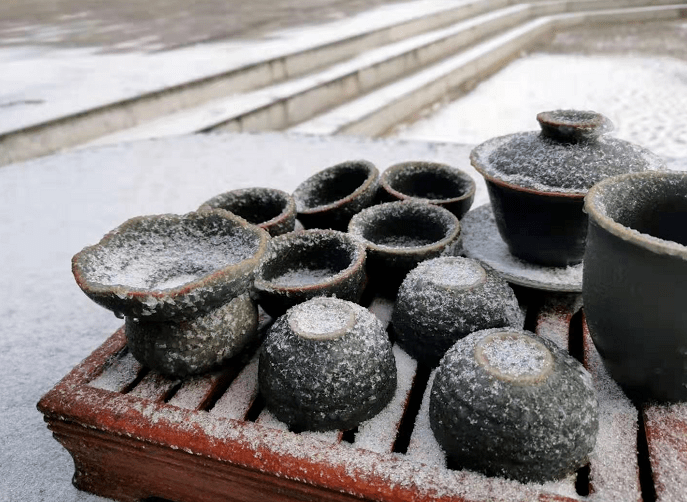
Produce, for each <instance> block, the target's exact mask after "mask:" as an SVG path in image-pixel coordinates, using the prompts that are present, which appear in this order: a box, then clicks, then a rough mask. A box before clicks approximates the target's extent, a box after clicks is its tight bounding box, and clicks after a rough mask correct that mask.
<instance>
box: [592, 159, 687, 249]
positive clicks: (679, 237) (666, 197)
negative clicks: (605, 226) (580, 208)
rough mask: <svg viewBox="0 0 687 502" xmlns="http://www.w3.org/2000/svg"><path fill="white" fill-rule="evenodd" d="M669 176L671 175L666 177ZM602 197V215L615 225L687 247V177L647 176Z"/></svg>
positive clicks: (609, 188)
mask: <svg viewBox="0 0 687 502" xmlns="http://www.w3.org/2000/svg"><path fill="white" fill-rule="evenodd" d="M666 174H667V173H666ZM606 188H607V189H606V190H603V191H602V192H600V193H599V195H600V197H601V198H600V199H597V200H598V201H602V204H597V207H598V208H600V209H601V212H602V213H605V215H606V216H607V217H608V218H610V219H611V220H613V221H614V222H616V223H618V224H620V225H622V226H625V227H628V228H630V229H632V230H636V231H637V232H640V233H642V234H646V235H649V236H652V237H655V238H658V239H662V240H664V241H671V242H675V243H677V244H681V245H683V246H687V176H684V175H677V177H676V176H671V175H670V174H667V175H663V174H657V173H646V174H645V175H643V176H630V177H623V178H621V179H620V180H618V181H617V182H616V184H615V185H612V184H610V183H609V184H608V185H607V186H606Z"/></svg>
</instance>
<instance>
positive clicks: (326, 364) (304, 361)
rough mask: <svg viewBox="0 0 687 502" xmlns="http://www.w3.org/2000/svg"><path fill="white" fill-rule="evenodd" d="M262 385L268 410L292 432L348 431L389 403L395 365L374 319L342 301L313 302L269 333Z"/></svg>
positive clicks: (263, 354)
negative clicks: (287, 425)
mask: <svg viewBox="0 0 687 502" xmlns="http://www.w3.org/2000/svg"><path fill="white" fill-rule="evenodd" d="M258 385H259V388H260V393H261V394H262V395H263V396H264V398H265V404H266V406H267V408H268V409H269V410H270V411H271V412H272V413H273V414H274V415H275V416H276V417H277V418H278V419H279V420H281V421H282V422H285V423H287V424H289V426H290V427H291V428H292V429H294V430H334V429H344V430H346V429H351V428H353V427H355V426H357V425H358V424H359V423H360V422H362V421H364V420H367V419H369V418H371V417H373V416H375V415H376V414H377V413H379V412H380V411H381V410H382V409H383V408H384V407H385V406H386V405H387V404H388V403H389V401H390V400H391V398H392V397H393V395H394V392H395V391H396V363H395V360H394V355H393V353H392V350H391V343H390V342H389V339H388V336H387V334H386V330H385V329H384V326H383V325H382V323H381V322H380V321H379V320H378V319H377V317H376V316H375V315H374V314H372V313H371V312H370V311H368V310H367V309H365V308H364V307H361V306H360V305H356V304H355V303H352V302H347V301H344V300H341V299H338V298H314V299H312V300H309V301H307V302H305V303H301V304H299V305H296V306H295V307H293V308H291V309H289V311H288V312H287V313H286V314H285V315H283V316H281V317H280V318H279V319H277V321H276V322H275V323H274V325H273V326H272V327H271V328H270V330H269V332H268V333H267V337H266V338H265V342H264V344H263V348H262V351H261V353H260V361H259V365H258Z"/></svg>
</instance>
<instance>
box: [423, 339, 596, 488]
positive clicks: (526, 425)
mask: <svg viewBox="0 0 687 502" xmlns="http://www.w3.org/2000/svg"><path fill="white" fill-rule="evenodd" d="M429 419H430V426H431V428H432V431H433V432H434V435H435V437H436V439H437V441H438V442H439V444H441V445H442V447H443V449H444V451H445V452H446V454H447V456H448V458H449V459H450V461H451V462H452V463H453V465H454V466H455V467H458V468H461V469H463V468H464V469H470V470H475V471H479V472H482V473H484V474H487V475H489V476H503V477H507V478H512V479H517V480H519V481H522V482H530V481H532V482H537V483H542V482H545V481H551V480H555V479H561V478H564V477H566V476H568V475H570V474H572V473H574V472H575V471H576V470H577V469H579V468H580V467H582V466H584V465H585V464H586V463H587V462H588V458H589V454H590V453H591V452H592V450H593V449H594V445H595V444H596V435H597V432H598V428H599V412H598V401H597V397H596V392H595V390H594V387H593V385H592V378H591V375H590V374H589V373H588V372H587V371H586V370H585V369H584V367H583V366H582V365H581V364H580V363H579V362H578V361H577V360H576V359H575V358H573V357H571V356H570V355H568V354H567V353H566V352H564V351H563V350H561V349H559V348H558V347H557V346H556V344H555V343H553V342H551V341H550V340H547V339H545V338H542V337H538V336H536V335H535V334H534V333H530V332H527V331H521V330H514V329H503V328H495V329H488V330H484V331H478V332H476V333H472V334H471V335H468V336H467V337H465V338H463V339H461V340H459V341H458V342H456V344H455V345H454V346H453V347H451V348H450V349H449V350H448V352H446V355H444V357H443V358H442V360H441V363H440V365H439V369H438V370H437V372H436V376H435V378H434V382H433V384H432V388H431V393H430V401H429Z"/></svg>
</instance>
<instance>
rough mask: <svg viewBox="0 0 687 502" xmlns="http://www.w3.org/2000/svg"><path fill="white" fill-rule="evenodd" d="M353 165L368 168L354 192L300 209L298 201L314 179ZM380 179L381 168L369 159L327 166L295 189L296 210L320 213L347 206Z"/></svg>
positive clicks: (300, 212)
mask: <svg viewBox="0 0 687 502" xmlns="http://www.w3.org/2000/svg"><path fill="white" fill-rule="evenodd" d="M351 165H360V166H362V167H364V168H365V169H366V170H367V177H366V178H365V181H363V183H362V184H361V185H360V186H359V187H358V188H356V189H355V190H354V191H353V192H351V193H350V194H348V195H346V196H345V197H342V198H341V199H336V200H335V201H333V202H330V203H328V204H322V205H319V206H312V207H306V208H303V209H299V207H298V201H299V200H300V197H301V193H302V192H305V188H306V187H307V185H308V184H309V183H311V182H312V181H314V180H316V179H318V178H321V177H322V176H325V175H326V174H327V173H331V172H334V171H336V170H340V169H344V168H346V167H348V166H351ZM378 179H379V170H378V169H377V167H376V166H375V165H374V164H373V163H372V162H370V161H368V160H363V159H360V160H348V161H345V162H340V163H339V164H335V165H333V166H330V167H327V168H325V169H322V170H321V171H318V172H316V173H315V174H313V175H312V176H310V177H308V178H307V179H305V180H304V181H303V182H302V183H301V184H300V185H298V187H296V189H295V190H294V191H293V194H292V197H293V199H294V201H295V203H296V211H297V212H298V213H299V214H319V213H324V212H327V211H330V210H332V209H336V208H339V207H342V206H345V205H347V204H349V203H350V202H351V201H353V200H355V199H356V198H358V197H359V196H360V195H361V194H362V193H364V192H366V191H367V190H369V189H370V187H372V186H373V185H374V183H375V182H377V180H378Z"/></svg>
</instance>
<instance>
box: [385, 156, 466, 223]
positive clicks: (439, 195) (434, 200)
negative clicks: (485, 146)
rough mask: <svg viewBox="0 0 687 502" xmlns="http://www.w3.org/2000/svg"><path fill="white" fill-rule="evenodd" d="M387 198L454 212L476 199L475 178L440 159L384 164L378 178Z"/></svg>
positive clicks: (460, 210) (460, 213)
mask: <svg viewBox="0 0 687 502" xmlns="http://www.w3.org/2000/svg"><path fill="white" fill-rule="evenodd" d="M379 185H380V188H381V191H380V192H381V195H382V199H383V200H384V201H386V202H392V201H395V200H408V199H415V200H421V201H423V202H429V203H430V204H434V205H437V206H441V207H443V208H444V209H448V210H449V211H451V212H452V213H453V214H455V215H456V216H457V217H458V219H460V218H462V217H463V215H464V214H465V213H467V212H468V209H470V206H471V205H472V202H473V201H474V200H475V188H476V185H475V181H474V180H473V179H472V178H471V177H470V175H469V174H467V173H465V172H463V171H461V170H460V169H456V168H455V167H451V166H449V165H447V164H441V163H439V162H423V161H413V162H402V163H400V164H395V165H393V166H391V167H389V168H387V169H386V170H385V171H384V172H383V173H382V176H381V178H380V179H379Z"/></svg>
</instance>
